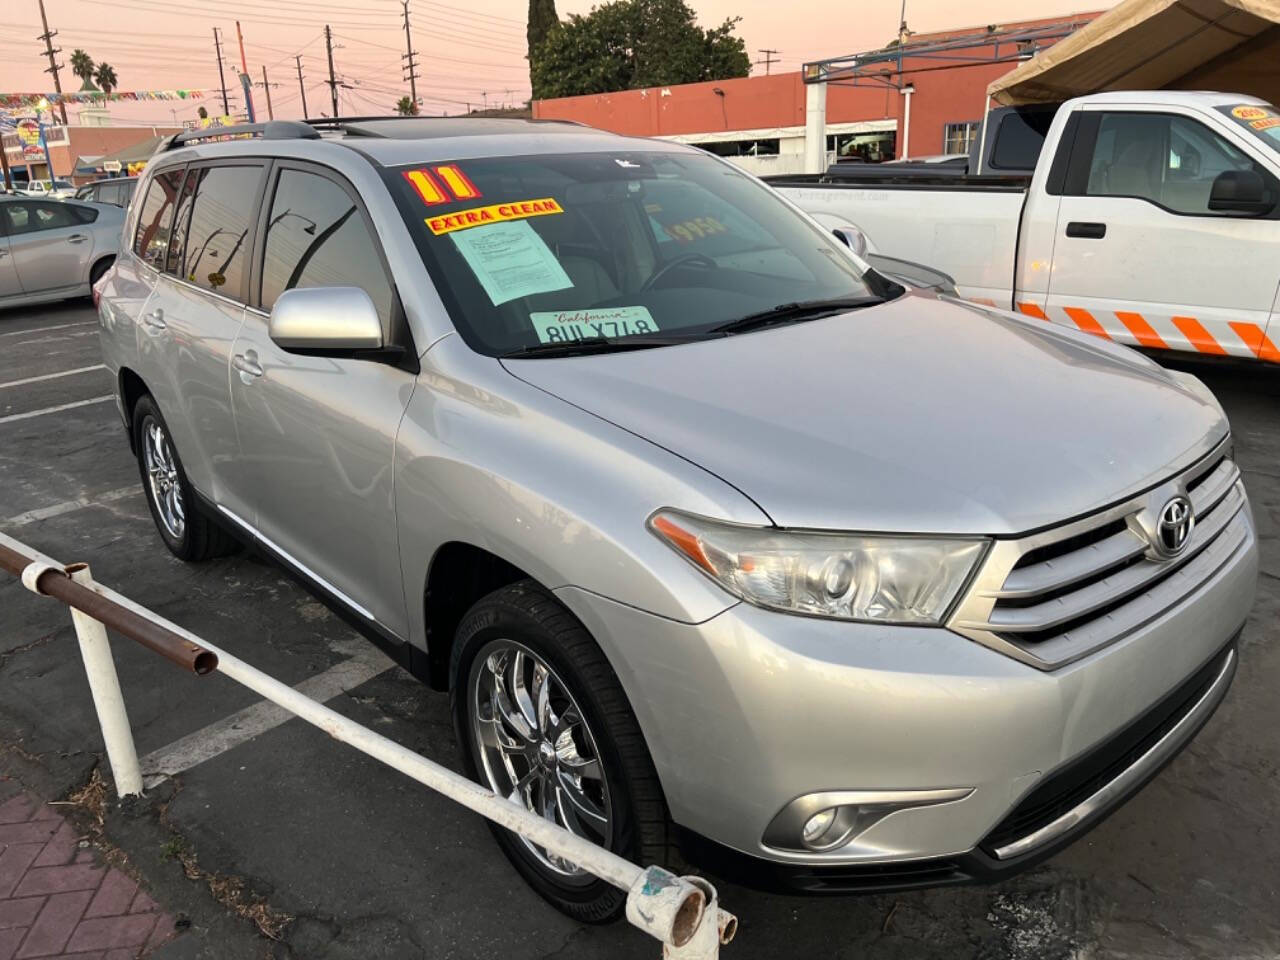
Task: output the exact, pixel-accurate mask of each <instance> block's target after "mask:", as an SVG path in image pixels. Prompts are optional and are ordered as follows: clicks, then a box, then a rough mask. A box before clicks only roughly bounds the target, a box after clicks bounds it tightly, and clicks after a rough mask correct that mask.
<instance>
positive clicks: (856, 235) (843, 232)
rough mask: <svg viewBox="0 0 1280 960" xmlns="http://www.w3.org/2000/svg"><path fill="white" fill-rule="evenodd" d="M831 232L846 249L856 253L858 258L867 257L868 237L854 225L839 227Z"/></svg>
mask: <svg viewBox="0 0 1280 960" xmlns="http://www.w3.org/2000/svg"><path fill="white" fill-rule="evenodd" d="M831 232H832V233H834V234H835V235H836V239H837V240H839V241H840V242H841V243H843V244H844V245H845V246H846V247H848V248H849V249H850V250H852V251H853V252H854V253H856V254H857V255H858V256H860V257H863V256H866V253H867V248H868V247H869V244H868V243H867V235H866V234H865V233H863V232H862V231H861V230H860V229H859V228H857V227H855V226H854V225H853V224H851V223H848V224H844V225H842V226H839V227H833V228H832V229H831Z"/></svg>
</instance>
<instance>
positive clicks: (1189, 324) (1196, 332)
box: [1169, 317, 1227, 357]
mask: <svg viewBox="0 0 1280 960" xmlns="http://www.w3.org/2000/svg"><path fill="white" fill-rule="evenodd" d="M1169 319H1170V320H1171V321H1172V323H1173V325H1174V326H1175V327H1177V328H1178V330H1179V331H1181V333H1182V335H1183V336H1184V337H1186V338H1187V341H1188V342H1189V343H1190V344H1191V345H1192V346H1193V347H1195V348H1196V349H1197V350H1199V351H1200V352H1201V353H1212V354H1215V355H1216V356H1219V357H1225V356H1227V351H1226V350H1224V349H1222V344H1220V343H1218V341H1217V340H1215V339H1213V335H1212V334H1210V333H1209V331H1208V330H1206V329H1205V328H1204V324H1202V323H1201V322H1200V321H1199V320H1197V319H1196V318H1195V317H1170V318H1169Z"/></svg>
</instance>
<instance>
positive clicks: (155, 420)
mask: <svg viewBox="0 0 1280 960" xmlns="http://www.w3.org/2000/svg"><path fill="white" fill-rule="evenodd" d="M133 439H134V449H135V450H137V452H138V471H139V473H140V474H141V476H142V491H143V493H144V494H145V495H146V498H147V506H148V507H149V508H150V509H151V519H152V520H154V521H155V524H156V530H157V531H158V532H159V534H160V539H161V540H163V541H164V545H165V546H166V547H168V548H169V552H170V553H172V554H173V555H174V556H175V557H177V558H178V559H179V560H188V561H195V560H207V559H209V558H210V557H217V556H221V555H223V554H225V553H230V552H231V551H232V550H234V549H235V547H236V542H235V540H234V539H232V537H231V536H230V535H229V534H228V533H227V532H226V531H225V530H223V529H222V528H221V527H219V526H218V525H217V524H216V523H214V522H213V520H212V519H210V518H209V517H208V516H207V515H206V514H205V512H204V511H203V510H202V509H201V507H200V504H199V503H198V502H197V500H196V498H195V494H194V492H193V491H192V489H191V484H190V483H189V482H188V481H187V473H186V471H185V470H183V468H182V461H181V460H180V459H179V458H178V450H177V448H176V447H175V446H174V445H173V439H172V437H171V435H170V433H169V426H168V424H166V423H165V422H164V417H162V416H161V415H160V409H159V408H158V407H157V406H156V404H155V401H154V400H152V399H151V397H149V396H144V397H142V399H140V400H139V401H138V403H137V406H135V407H134V408H133Z"/></svg>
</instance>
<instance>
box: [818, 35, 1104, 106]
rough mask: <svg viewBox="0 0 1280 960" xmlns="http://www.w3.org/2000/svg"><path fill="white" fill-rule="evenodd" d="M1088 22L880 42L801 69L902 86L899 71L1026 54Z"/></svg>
mask: <svg viewBox="0 0 1280 960" xmlns="http://www.w3.org/2000/svg"><path fill="white" fill-rule="evenodd" d="M1087 23H1089V20H1087V19H1079V20H1070V21H1067V22H1066V23H1057V24H1052V25H1047V26H1040V27H1022V28H1017V29H1013V30H982V31H980V32H976V33H966V34H962V35H960V36H956V37H948V38H946V39H945V40H922V41H919V42H916V43H904V44H899V45H897V46H892V47H881V48H880V49H878V50H868V51H866V52H864V53H854V54H849V55H848V56H844V57H831V58H830V59H827V60H815V61H813V62H811V63H806V64H805V65H804V67H803V69H802V71H801V76H802V77H803V79H804V82H805V83H826V84H831V85H833V86H838V87H858V86H875V85H879V86H886V87H890V88H892V89H895V90H901V89H902V87H903V83H902V75H903V73H921V72H927V71H931V70H943V69H946V68H947V67H948V66H957V65H963V64H977V63H1007V62H1011V61H1015V60H1026V59H1028V58H1030V57H1032V56H1034V55H1035V54H1036V53H1037V52H1039V50H1040V45H1041V43H1043V42H1045V41H1051V42H1056V41H1058V40H1061V39H1062V38H1063V37H1068V36H1070V35H1071V34H1073V33H1075V32H1076V31H1077V30H1079V29H1080V28H1081V27H1083V26H1085V25H1086V24H1087ZM984 47H990V48H991V52H990V54H979V55H974V54H971V53H970V54H966V52H965V51H973V50H978V49H981V48H984ZM906 60H913V61H921V60H923V61H931V62H932V63H931V64H930V65H927V66H912V67H906V68H904V65H903V64H904V61H906Z"/></svg>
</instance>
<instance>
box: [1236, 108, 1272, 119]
mask: <svg viewBox="0 0 1280 960" xmlns="http://www.w3.org/2000/svg"><path fill="white" fill-rule="evenodd" d="M1231 115H1232V116H1233V117H1235V118H1236V119H1237V120H1261V119H1262V118H1263V117H1266V116H1268V112H1267V109H1266V107H1257V106H1251V105H1242V106H1239V107H1233V108H1232V109H1231Z"/></svg>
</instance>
